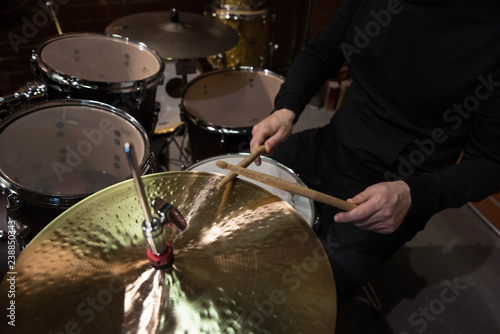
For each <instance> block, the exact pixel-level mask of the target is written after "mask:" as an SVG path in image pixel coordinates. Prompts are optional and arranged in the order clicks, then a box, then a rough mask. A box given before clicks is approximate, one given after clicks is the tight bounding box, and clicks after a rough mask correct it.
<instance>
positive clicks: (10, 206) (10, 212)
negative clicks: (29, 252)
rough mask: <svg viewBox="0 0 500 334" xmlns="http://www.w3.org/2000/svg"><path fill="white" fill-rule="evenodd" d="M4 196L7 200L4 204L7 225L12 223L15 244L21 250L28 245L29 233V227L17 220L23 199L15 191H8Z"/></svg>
mask: <svg viewBox="0 0 500 334" xmlns="http://www.w3.org/2000/svg"><path fill="white" fill-rule="evenodd" d="M5 198H6V200H7V205H6V206H5V209H6V211H7V226H8V225H11V224H14V227H15V230H16V233H15V237H16V242H17V245H18V246H19V250H23V249H25V248H26V246H27V245H28V235H29V234H30V233H31V229H30V227H29V226H27V225H25V224H23V223H21V222H20V221H19V220H18V219H19V218H20V216H21V207H22V206H23V200H22V199H21V198H20V197H19V196H18V195H17V194H15V193H9V194H8V195H7V196H6V197H5Z"/></svg>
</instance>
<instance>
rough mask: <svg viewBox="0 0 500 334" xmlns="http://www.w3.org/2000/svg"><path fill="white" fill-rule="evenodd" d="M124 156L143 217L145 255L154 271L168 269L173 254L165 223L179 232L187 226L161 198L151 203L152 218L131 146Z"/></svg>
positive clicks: (127, 145)
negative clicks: (153, 212)
mask: <svg viewBox="0 0 500 334" xmlns="http://www.w3.org/2000/svg"><path fill="white" fill-rule="evenodd" d="M125 154H126V156H127V161H128V164H129V167H130V171H131V172H132V176H133V179H134V185H135V188H136V191H137V196H138V197H139V202H140V203H141V207H142V211H143V213H144V217H145V220H144V221H143V223H142V233H143V235H144V238H145V240H146V243H147V250H146V254H147V256H148V259H149V262H150V263H151V265H152V266H153V267H154V268H156V269H166V268H169V267H171V266H172V263H173V260H174V254H173V252H172V246H171V245H170V243H168V242H167V240H166V238H165V233H164V229H163V227H164V225H165V222H169V224H168V225H170V226H172V225H174V226H175V227H177V228H178V229H179V230H181V231H183V230H184V229H185V228H186V226H187V224H186V221H185V219H184V217H182V215H181V213H180V212H179V211H178V210H177V209H176V208H174V206H173V205H172V204H170V203H167V202H165V201H164V200H162V199H161V198H156V199H155V200H154V201H153V203H152V206H153V209H154V210H155V211H156V213H157V214H158V216H159V218H158V217H153V215H152V213H151V208H150V206H149V203H148V201H147V199H146V192H145V190H144V185H143V183H142V180H141V177H140V174H139V171H138V167H137V162H136V161H135V154H134V149H133V146H132V144H130V143H125Z"/></svg>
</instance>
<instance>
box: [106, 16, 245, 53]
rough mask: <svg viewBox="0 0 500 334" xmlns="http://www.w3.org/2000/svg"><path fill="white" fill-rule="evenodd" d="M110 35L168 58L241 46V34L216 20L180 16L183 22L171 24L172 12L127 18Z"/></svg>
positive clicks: (116, 23)
mask: <svg viewBox="0 0 500 334" xmlns="http://www.w3.org/2000/svg"><path fill="white" fill-rule="evenodd" d="M105 32H106V33H107V34H116V35H120V36H124V37H129V38H132V39H134V40H136V41H139V42H143V43H145V44H146V45H147V46H149V47H150V48H152V49H154V50H155V51H156V52H158V53H159V54H160V55H161V56H162V57H163V58H164V59H195V58H203V57H207V56H209V55H214V54H217V53H220V52H223V51H226V50H229V49H231V48H232V47H234V46H235V45H236V44H238V41H239V36H238V32H237V31H236V30H234V29H233V28H231V27H230V26H228V25H226V24H224V23H222V22H220V21H218V20H217V19H215V18H212V17H208V16H204V15H200V14H194V13H183V12H180V13H179V22H171V21H170V12H145V13H138V14H132V15H127V16H124V17H121V18H119V19H117V20H115V21H113V22H111V23H110V24H109V25H108V26H107V27H106V29H105Z"/></svg>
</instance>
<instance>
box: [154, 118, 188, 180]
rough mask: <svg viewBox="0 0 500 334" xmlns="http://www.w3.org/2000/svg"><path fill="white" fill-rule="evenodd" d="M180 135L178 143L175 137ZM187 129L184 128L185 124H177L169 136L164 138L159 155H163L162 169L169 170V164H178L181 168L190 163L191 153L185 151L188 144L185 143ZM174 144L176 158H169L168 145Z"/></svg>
mask: <svg viewBox="0 0 500 334" xmlns="http://www.w3.org/2000/svg"><path fill="white" fill-rule="evenodd" d="M179 136H182V138H181V139H180V143H179V141H178V139H177V137H179ZM187 140H188V136H187V129H186V128H185V125H184V124H183V125H181V126H179V127H178V128H177V129H175V130H174V131H173V132H172V133H171V134H170V136H169V137H168V138H167V139H166V140H165V143H164V144H163V147H162V149H161V150H160V155H161V156H163V157H165V163H164V165H163V168H162V169H163V170H164V171H169V170H171V166H170V165H171V164H175V165H179V167H180V169H181V170H184V169H186V167H187V166H189V165H190V161H191V155H190V154H189V152H187V149H188V145H187V143H186V142H187ZM172 144H173V145H175V148H177V150H178V152H179V155H178V157H177V158H176V159H171V158H170V153H171V150H170V146H171V145H172Z"/></svg>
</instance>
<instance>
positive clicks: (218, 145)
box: [181, 68, 284, 162]
mask: <svg viewBox="0 0 500 334" xmlns="http://www.w3.org/2000/svg"><path fill="white" fill-rule="evenodd" d="M283 81H284V78H283V77H282V76H280V75H277V74H275V73H273V72H271V71H268V70H254V69H252V68H241V69H224V70H219V71H213V72H208V73H205V74H202V75H200V76H198V77H197V78H195V79H194V80H193V81H191V82H190V83H189V84H188V85H187V88H186V90H185V91H184V94H183V97H182V105H181V108H182V112H183V113H184V116H185V118H186V123H187V125H188V136H189V141H190V145H191V153H192V157H193V162H196V161H200V160H203V159H206V158H209V157H213V156H216V155H220V154H224V153H234V152H242V151H244V150H246V149H248V148H249V143H250V140H251V135H252V127H253V126H254V125H255V124H257V123H259V122H260V121H262V120H263V119H264V118H266V117H267V116H269V114H270V113H271V111H272V110H273V105H274V97H275V96H276V94H277V93H278V90H279V88H280V86H281V84H282V83H283Z"/></svg>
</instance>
